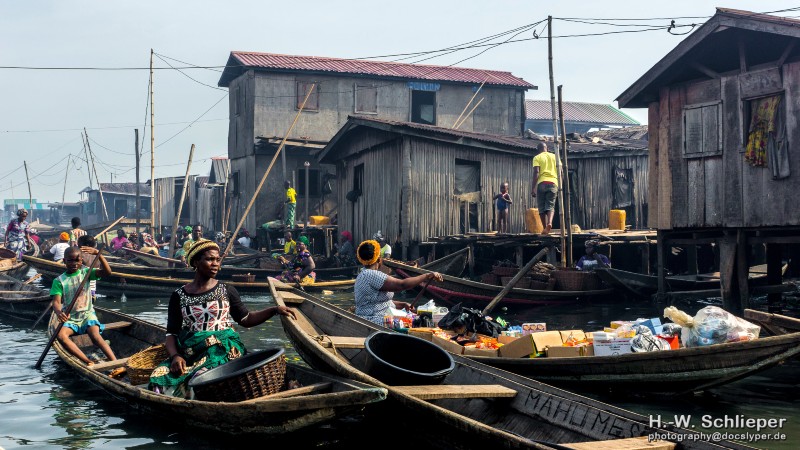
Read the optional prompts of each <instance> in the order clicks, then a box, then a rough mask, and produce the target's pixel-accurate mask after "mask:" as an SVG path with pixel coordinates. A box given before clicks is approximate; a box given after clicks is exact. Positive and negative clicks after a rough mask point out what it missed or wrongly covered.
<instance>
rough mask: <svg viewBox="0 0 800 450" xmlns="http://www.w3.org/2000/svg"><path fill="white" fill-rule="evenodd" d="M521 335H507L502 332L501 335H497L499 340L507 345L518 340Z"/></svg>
mask: <svg viewBox="0 0 800 450" xmlns="http://www.w3.org/2000/svg"><path fill="white" fill-rule="evenodd" d="M520 337H522V336H506V335H504V334H501V335H500V336H497V342H499V343H501V344H503V345H506V344H510V343H512V342H514V341H516V340H517V339H519V338H520Z"/></svg>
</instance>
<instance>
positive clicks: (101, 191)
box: [83, 127, 108, 221]
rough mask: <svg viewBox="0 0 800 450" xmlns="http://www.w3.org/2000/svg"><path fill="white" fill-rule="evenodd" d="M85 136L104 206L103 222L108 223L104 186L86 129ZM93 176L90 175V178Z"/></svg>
mask: <svg viewBox="0 0 800 450" xmlns="http://www.w3.org/2000/svg"><path fill="white" fill-rule="evenodd" d="M83 134H84V135H85V136H86V148H87V149H89V158H90V160H91V161H92V171H94V179H95V181H97V190H98V191H100V203H101V204H102V205H103V217H104V219H103V220H106V221H108V210H107V209H106V199H105V197H104V196H103V186H102V185H101V184H100V178H98V177H97V167H95V165H94V154H93V153H92V144H90V143H89V133H87V132H86V127H84V128H83ZM91 177H92V174H91V173H90V174H89V178H91Z"/></svg>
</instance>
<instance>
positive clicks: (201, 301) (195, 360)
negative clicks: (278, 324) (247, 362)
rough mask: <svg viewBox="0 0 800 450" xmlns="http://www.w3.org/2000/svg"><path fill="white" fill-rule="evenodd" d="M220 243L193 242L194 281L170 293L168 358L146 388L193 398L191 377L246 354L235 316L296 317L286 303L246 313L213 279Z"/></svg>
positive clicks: (246, 319) (241, 319) (242, 321)
mask: <svg viewBox="0 0 800 450" xmlns="http://www.w3.org/2000/svg"><path fill="white" fill-rule="evenodd" d="M219 253H220V252H219V246H217V244H216V243H214V242H213V241H209V240H208V239H200V240H197V241H195V242H194V243H193V244H192V245H191V247H189V252H188V253H187V255H186V256H187V258H186V261H187V262H188V263H189V266H190V267H192V268H193V269H194V270H195V276H194V280H193V281H192V282H191V283H189V284H186V285H184V286H182V287H181V288H179V289H178V290H176V291H175V292H173V293H172V297H171V298H170V300H169V307H168V312H167V337H166V343H165V344H166V347H167V352H168V353H169V359H168V360H167V361H164V362H162V363H161V364H159V366H158V367H156V369H155V370H154V371H153V373H152V374H151V375H150V388H151V389H152V390H154V391H156V392H159V393H163V394H166V395H173V396H175V397H184V398H191V396H192V392H191V390H190V389H188V382H189V380H190V379H191V378H192V377H194V376H195V375H197V374H199V373H202V372H205V371H206V370H208V369H211V368H213V367H216V366H219V365H222V364H225V363H226V362H228V361H230V360H232V359H235V358H238V357H240V356H242V355H244V354H245V353H246V350H245V348H244V344H242V341H241V340H240V339H239V334H238V333H237V332H236V331H235V330H234V329H233V328H232V327H231V324H232V322H233V321H235V322H236V323H238V324H239V325H242V326H244V327H248V328H250V327H254V326H256V325H260V324H262V323H264V322H265V321H267V320H268V319H270V318H272V317H273V316H275V315H276V314H279V315H282V316H290V317H292V318H295V315H294V312H293V311H292V310H290V309H288V308H286V307H285V306H272V307H269V308H265V309H262V310H260V311H253V312H250V311H248V310H247V307H245V306H244V304H243V303H242V301H241V299H240V298H239V293H238V292H236V289H235V288H234V287H233V286H228V285H226V284H225V283H222V282H220V281H217V279H216V278H215V277H216V276H217V273H218V272H219V270H220V262H221V258H220V254H219Z"/></svg>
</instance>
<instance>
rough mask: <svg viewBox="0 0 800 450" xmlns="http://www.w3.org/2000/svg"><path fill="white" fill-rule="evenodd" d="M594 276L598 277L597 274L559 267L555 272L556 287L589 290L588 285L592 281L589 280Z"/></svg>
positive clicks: (558, 288)
mask: <svg viewBox="0 0 800 450" xmlns="http://www.w3.org/2000/svg"><path fill="white" fill-rule="evenodd" d="M593 277H597V275H595V274H593V273H591V272H582V271H580V270H577V269H559V270H556V271H554V272H553V278H555V279H556V289H557V290H559V291H585V290H587V288H586V286H587V285H588V284H590V283H592V282H590V281H587V280H589V279H591V278H593ZM598 283H599V280H598Z"/></svg>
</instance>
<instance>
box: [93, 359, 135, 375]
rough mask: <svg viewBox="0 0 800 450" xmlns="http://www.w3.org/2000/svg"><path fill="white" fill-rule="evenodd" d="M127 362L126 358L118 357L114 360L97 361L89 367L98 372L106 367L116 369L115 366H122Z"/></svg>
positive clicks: (106, 368)
mask: <svg viewBox="0 0 800 450" xmlns="http://www.w3.org/2000/svg"><path fill="white" fill-rule="evenodd" d="M126 364H128V358H120V359H117V360H114V361H103V362H99V363H97V364H95V365H93V366H92V367H91V369H92V370H96V371H98V372H102V371H104V370H108V369H116V368H117V367H122V366H124V365H126Z"/></svg>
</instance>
